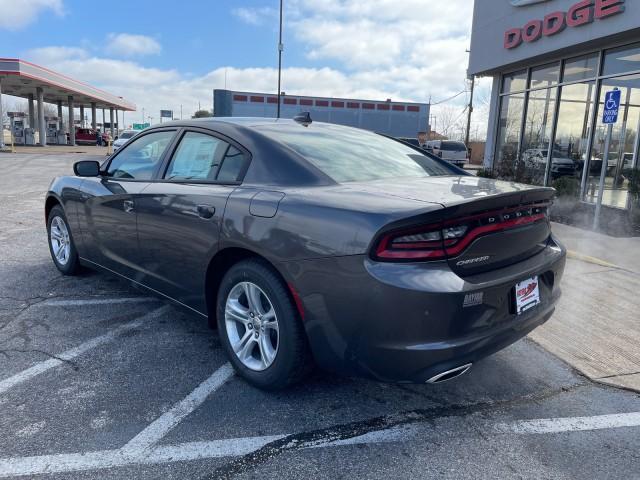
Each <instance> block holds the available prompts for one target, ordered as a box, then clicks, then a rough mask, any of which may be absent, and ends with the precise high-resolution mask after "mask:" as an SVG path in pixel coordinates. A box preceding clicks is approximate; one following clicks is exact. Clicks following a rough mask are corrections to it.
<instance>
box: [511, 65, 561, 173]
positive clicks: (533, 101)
mask: <svg viewBox="0 0 640 480" xmlns="http://www.w3.org/2000/svg"><path fill="white" fill-rule="evenodd" d="M558 73H559V72H558V70H557V69H556V76H557V75H558ZM557 94H558V89H557V88H546V89H544V90H534V91H532V92H531V93H530V94H529V100H528V102H527V117H526V120H525V126H524V134H523V137H522V155H521V156H520V158H521V164H522V166H521V167H519V168H518V169H517V171H518V174H519V175H518V178H517V180H518V181H522V182H525V183H531V184H534V185H542V184H543V183H544V176H545V170H546V166H547V160H548V156H549V147H550V143H551V129H552V127H553V117H554V115H555V106H556V105H555V104H556V95H557ZM556 157H559V155H556V154H555V152H554V154H553V162H552V169H557V168H559V167H562V171H563V172H564V171H565V170H567V166H566V165H564V164H562V165H560V164H561V163H562V162H561V161H560V159H557V158H556ZM565 163H566V162H565ZM569 163H570V165H571V167H572V168H573V162H572V161H569ZM572 173H573V172H572Z"/></svg>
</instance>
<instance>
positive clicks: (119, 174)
mask: <svg viewBox="0 0 640 480" xmlns="http://www.w3.org/2000/svg"><path fill="white" fill-rule="evenodd" d="M174 135H175V131H167V132H156V133H150V134H148V135H144V136H142V137H140V138H138V139H136V140H134V141H133V142H131V143H130V144H129V145H127V146H126V147H125V148H124V149H123V150H122V151H121V152H120V153H119V154H118V155H116V157H114V159H113V160H112V161H111V163H110V164H109V169H108V171H107V175H108V176H109V177H113V178H127V179H135V180H149V179H151V177H153V172H154V171H155V169H156V167H157V166H158V163H159V162H160V159H161V158H162V154H163V153H164V151H165V150H166V149H167V146H168V145H169V143H170V142H171V139H172V138H173V136H174Z"/></svg>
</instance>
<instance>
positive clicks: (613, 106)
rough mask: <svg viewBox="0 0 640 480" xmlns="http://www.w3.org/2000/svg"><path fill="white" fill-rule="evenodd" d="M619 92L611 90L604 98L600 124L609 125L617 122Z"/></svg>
mask: <svg viewBox="0 0 640 480" xmlns="http://www.w3.org/2000/svg"><path fill="white" fill-rule="evenodd" d="M621 93H622V92H620V90H617V89H616V90H611V91H609V92H607V93H606V94H605V97H604V111H603V112H602V123H604V124H605V125H610V124H613V123H616V122H617V121H618V112H619V111H620V94H621Z"/></svg>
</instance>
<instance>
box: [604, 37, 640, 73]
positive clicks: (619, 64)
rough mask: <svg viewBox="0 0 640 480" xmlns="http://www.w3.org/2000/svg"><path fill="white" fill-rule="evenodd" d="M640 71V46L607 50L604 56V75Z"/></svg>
mask: <svg viewBox="0 0 640 480" xmlns="http://www.w3.org/2000/svg"><path fill="white" fill-rule="evenodd" d="M637 70H640V44H635V45H633V46H629V47H622V48H615V49H613V50H607V51H606V52H605V55H604V68H603V71H602V74H603V75H613V74H616V73H627V72H634V71H637Z"/></svg>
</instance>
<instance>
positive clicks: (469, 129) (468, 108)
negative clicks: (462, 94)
mask: <svg viewBox="0 0 640 480" xmlns="http://www.w3.org/2000/svg"><path fill="white" fill-rule="evenodd" d="M475 85H476V77H475V75H471V95H469V106H468V107H467V132H466V134H465V137H464V144H465V145H466V146H467V148H469V136H470V134H471V114H472V113H473V90H474V87H475Z"/></svg>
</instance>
